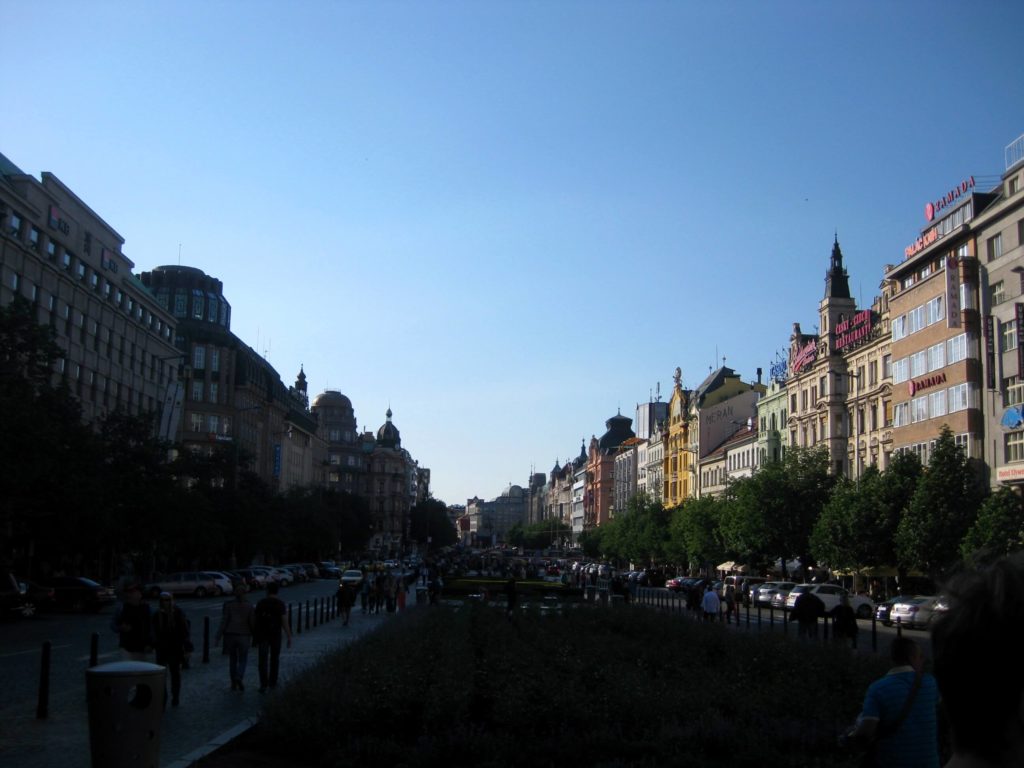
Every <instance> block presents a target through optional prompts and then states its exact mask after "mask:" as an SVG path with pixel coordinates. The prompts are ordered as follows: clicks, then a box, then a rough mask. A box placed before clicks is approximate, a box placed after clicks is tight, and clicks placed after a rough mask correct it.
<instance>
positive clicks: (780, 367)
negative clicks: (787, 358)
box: [768, 360, 789, 384]
mask: <svg viewBox="0 0 1024 768" xmlns="http://www.w3.org/2000/svg"><path fill="white" fill-rule="evenodd" d="M768 370H769V371H770V375H771V377H772V381H777V382H779V383H780V384H781V383H782V382H784V381H785V380H786V373H787V372H788V371H789V366H788V365H786V363H785V362H784V361H782V360H780V361H778V362H776V363H772V365H771V367H770V368H769V369H768Z"/></svg>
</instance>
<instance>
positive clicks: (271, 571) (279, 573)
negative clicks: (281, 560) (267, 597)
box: [249, 565, 295, 587]
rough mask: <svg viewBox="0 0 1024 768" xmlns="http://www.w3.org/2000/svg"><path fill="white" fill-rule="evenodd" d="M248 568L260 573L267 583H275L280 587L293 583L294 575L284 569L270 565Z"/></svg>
mask: <svg viewBox="0 0 1024 768" xmlns="http://www.w3.org/2000/svg"><path fill="white" fill-rule="evenodd" d="M249 567H250V568H251V569H252V570H254V571H259V572H260V573H262V574H263V575H264V577H265V578H266V580H267V581H268V582H270V581H273V582H276V583H277V584H278V586H281V587H287V586H288V585H290V584H292V583H294V582H295V574H293V573H292V572H291V571H289V570H286V569H284V568H278V567H275V566H272V565H252V566H249Z"/></svg>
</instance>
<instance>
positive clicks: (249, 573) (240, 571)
mask: <svg viewBox="0 0 1024 768" xmlns="http://www.w3.org/2000/svg"><path fill="white" fill-rule="evenodd" d="M231 573H233V574H234V575H236V576H238V577H239V578H240V579H241V580H242V581H244V582H245V585H246V586H247V587H249V589H263V588H264V587H265V586H267V574H266V573H265V572H264V571H258V570H256V569H255V568H236V569H235V570H233V571H231Z"/></svg>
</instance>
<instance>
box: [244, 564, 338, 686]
mask: <svg viewBox="0 0 1024 768" xmlns="http://www.w3.org/2000/svg"><path fill="white" fill-rule="evenodd" d="M279 590H280V587H279V586H278V585H277V584H273V583H272V584H268V585H267V596H266V597H264V598H263V599H262V600H260V601H259V602H258V603H256V608H255V609H254V611H253V615H254V620H253V627H254V634H253V639H254V640H255V642H256V647H257V660H256V661H257V669H258V670H259V673H260V693H266V691H267V688H276V687H277V676H278V671H279V669H280V664H281V633H282V632H283V633H284V634H285V636H286V637H287V642H288V647H289V648H291V647H292V628H291V627H289V626H288V607H287V606H286V605H285V604H284V601H283V600H282V599H281V598H280V597H278V596H277V593H278V591H279ZM345 623H346V624H347V623H348V619H347V618H346V620H345Z"/></svg>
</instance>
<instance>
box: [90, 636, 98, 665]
mask: <svg viewBox="0 0 1024 768" xmlns="http://www.w3.org/2000/svg"><path fill="white" fill-rule="evenodd" d="M99 661H100V633H99V632H93V633H92V637H91V638H90V639H89V666H90V667H95V666H96V665H97V664H98V663H99Z"/></svg>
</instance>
